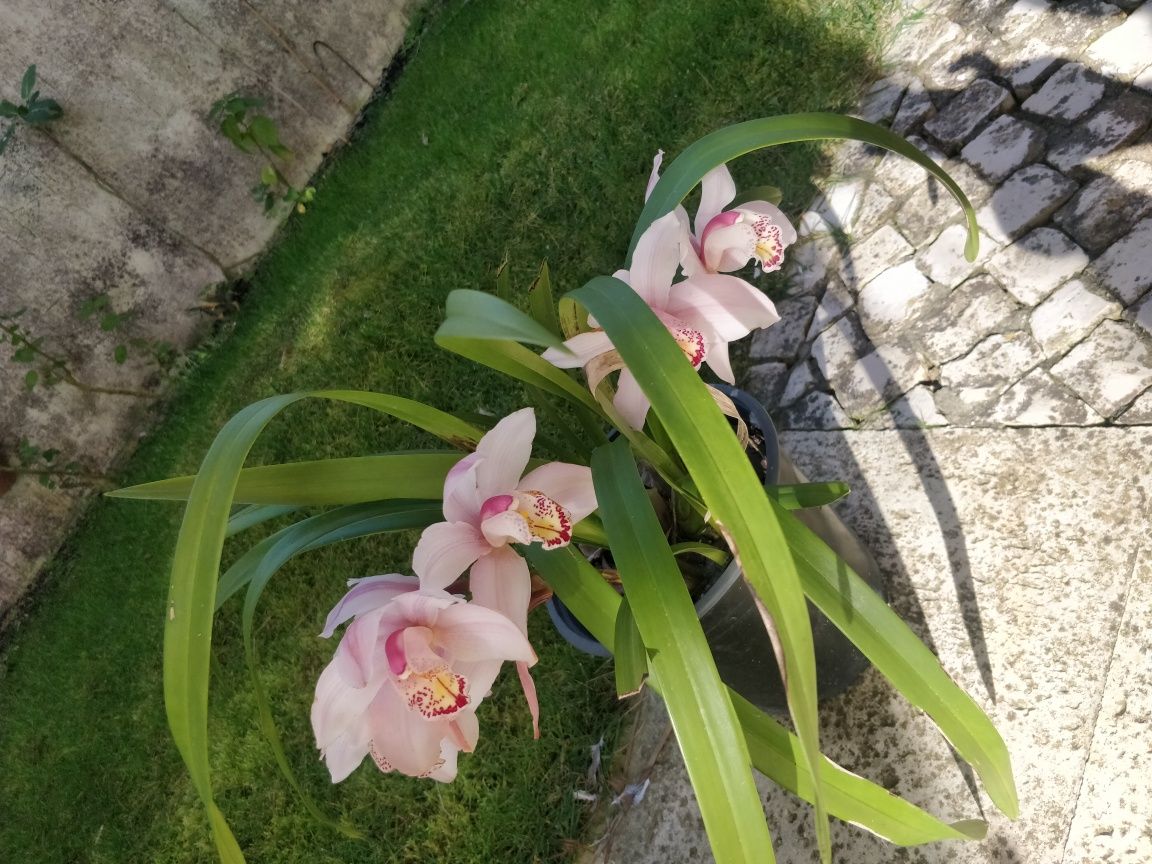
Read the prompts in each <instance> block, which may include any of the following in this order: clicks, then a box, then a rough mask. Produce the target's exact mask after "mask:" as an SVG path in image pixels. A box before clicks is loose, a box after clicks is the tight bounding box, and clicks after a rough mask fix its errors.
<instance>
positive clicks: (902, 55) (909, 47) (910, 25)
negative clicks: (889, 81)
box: [884, 15, 964, 63]
mask: <svg viewBox="0 0 1152 864" xmlns="http://www.w3.org/2000/svg"><path fill="white" fill-rule="evenodd" d="M963 38H964V30H963V29H962V28H961V27H959V26H958V25H956V24H954V23H952V22H951V21H949V20H948V19H947V18H946V17H945V16H943V15H925V16H923V17H922V18H919V19H918V20H908V19H905V20H904V21H903V22H901V24H900V25H899V28H898V30H897V33H896V37H895V38H894V39H893V40H892V42H891V43H890V44H889V46H888V47H887V48H886V49H885V51H884V59H885V60H886V61H889V62H892V63H906V62H907V61H908V59H909V58H911V57H914V58H916V60H917V61H920V62H923V61H925V60H929V59H931V57H932V55H934V54H935V53H936V52H938V51H939V50H940V49H941V48H943V47H944V46H945V45H950V44H952V43H953V42H957V41H959V40H960V39H963Z"/></svg>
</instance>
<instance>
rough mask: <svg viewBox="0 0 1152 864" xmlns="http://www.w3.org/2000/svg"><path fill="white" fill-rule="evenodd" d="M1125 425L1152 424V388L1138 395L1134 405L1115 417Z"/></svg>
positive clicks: (1116, 420)
mask: <svg viewBox="0 0 1152 864" xmlns="http://www.w3.org/2000/svg"><path fill="white" fill-rule="evenodd" d="M1114 422H1116V423H1120V424H1122V425H1125V426H1152V390H1146V391H1145V392H1144V395H1143V396H1139V397H1137V399H1136V401H1135V402H1133V403H1132V407H1131V408H1129V409H1128V410H1127V411H1125V412H1124V413H1123V414H1121V415H1120V416H1119V417H1117V418H1116V419H1115V421H1114Z"/></svg>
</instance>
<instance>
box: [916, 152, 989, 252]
mask: <svg viewBox="0 0 1152 864" xmlns="http://www.w3.org/2000/svg"><path fill="white" fill-rule="evenodd" d="M944 169H945V170H946V171H947V172H948V173H949V174H950V175H951V176H952V179H953V180H955V181H956V183H957V184H958V185H959V186H960V188H961V189H963V190H964V194H965V195H967V196H968V200H969V201H971V202H972V206H973V207H979V206H980V205H981V204H982V203H983V202H984V201H986V200H988V198H989V197H990V195H991V194H992V186H991V185H990V184H989V183H987V182H986V181H985V180H984V178H982V177H981V176H980V175H979V174H977V173H976V172H975V171H974V170H972V168H970V167H968V166H967V165H965V164H964V163H963V162H949V163H947V164H945V165H944ZM963 215H964V214H963V211H962V210H961V209H960V205H959V204H957V203H956V199H955V198H953V197H952V193H950V192H949V191H948V190H947V189H946V188H945V187H944V185H943V184H942V183H940V182H938V181H937V180H936V178H935V177H929V178H928V180H927V182H925V183H923V184H922V185H921V186H919V187H918V188H917V189H916V191H914V192H913V193H912V194H911V195H910V196H908V200H907V201H905V202H904V205H903V206H902V207H901V208H900V211H899V212H898V213H897V214H896V224H897V225H898V226H900V230H901V232H903V234H904V236H905V237H907V238H908V240H909V241H910V242H911V243H913V244H914V245H916V246H922V245H924V244H925V243H928V242H930V241H932V240H933V239H935V238H936V237H937V236H938V235H939V234H940V232H941V230H943V228H944V227H945V226H946V225H948V223H949V222H954V221H956V220H958V219H962V218H963Z"/></svg>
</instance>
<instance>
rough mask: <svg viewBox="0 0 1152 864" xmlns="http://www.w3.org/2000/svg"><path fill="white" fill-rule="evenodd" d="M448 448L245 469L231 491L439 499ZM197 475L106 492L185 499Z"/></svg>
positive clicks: (313, 500)
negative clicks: (438, 450) (234, 488)
mask: <svg viewBox="0 0 1152 864" xmlns="http://www.w3.org/2000/svg"><path fill="white" fill-rule="evenodd" d="M461 458H462V457H461V454H460V453H454V452H451V451H444V452H436V451H429V452H424V453H419V452H412V453H386V454H382V455H379V456H351V457H348V458H344V459H321V460H316V461H309V462H288V463H285V464H282V465H264V466H261V467H259V468H245V469H244V470H243V471H241V472H240V474H239V478H238V483H237V485H236V491H235V495H234V498H235V501H236V503H238V504H284V505H287V504H291V505H293V506H294V507H303V506H305V505H330V504H355V503H359V502H364V501H383V500H386V499H390V498H422V499H428V500H433V499H439V498H440V496H441V495H442V494H443V491H444V478H445V476H447V474H448V471H449V470H450V469H451V468H452V466H453V465H455V464H456V463H457V462H459V461H460V459H461ZM195 481H196V476H186V477H172V478H171V479H168V480H156V481H153V482H152V483H142V484H140V485H139V486H129V487H128V488H126V489H117V490H114V491H112V492H108V493H107V495H108V496H109V497H111V498H133V499H137V500H151V501H183V500H186V499H187V498H188V497H189V495H190V494H191V492H192V489H193V488H194V485H195Z"/></svg>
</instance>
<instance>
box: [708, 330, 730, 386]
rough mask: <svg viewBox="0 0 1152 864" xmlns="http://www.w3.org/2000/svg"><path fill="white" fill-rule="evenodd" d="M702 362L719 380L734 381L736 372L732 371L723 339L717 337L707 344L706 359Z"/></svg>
mask: <svg viewBox="0 0 1152 864" xmlns="http://www.w3.org/2000/svg"><path fill="white" fill-rule="evenodd" d="M704 362H706V363H707V364H708V368H709V369H711V370H712V371H713V372H715V373H716V377H717V378H719V379H720V380H721V381H727V382H728V383H729V384H735V383H736V373H734V372H733V371H732V361H731V359H729V357H728V343H727V342H725V341H724V340H723V339H718V340H716V341H715V342H713V343H711V344H710V345H709V346H708V359H707V360H706V361H704Z"/></svg>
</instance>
